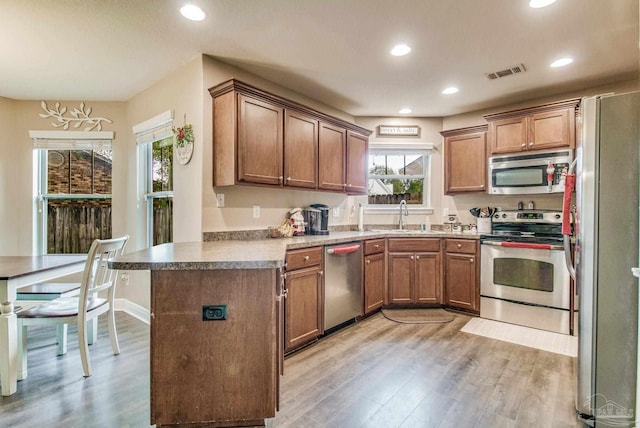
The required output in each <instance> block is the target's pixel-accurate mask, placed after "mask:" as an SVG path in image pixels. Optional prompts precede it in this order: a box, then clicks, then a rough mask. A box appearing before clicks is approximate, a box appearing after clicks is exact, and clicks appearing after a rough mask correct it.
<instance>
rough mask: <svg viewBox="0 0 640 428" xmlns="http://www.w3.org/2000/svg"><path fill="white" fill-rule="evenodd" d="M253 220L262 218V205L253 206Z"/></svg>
mask: <svg viewBox="0 0 640 428" xmlns="http://www.w3.org/2000/svg"><path fill="white" fill-rule="evenodd" d="M253 218H260V205H254V206H253Z"/></svg>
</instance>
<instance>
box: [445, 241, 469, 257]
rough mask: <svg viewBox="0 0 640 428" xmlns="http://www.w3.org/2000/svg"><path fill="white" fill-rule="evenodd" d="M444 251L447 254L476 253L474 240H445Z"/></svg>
mask: <svg viewBox="0 0 640 428" xmlns="http://www.w3.org/2000/svg"><path fill="white" fill-rule="evenodd" d="M444 249H445V251H446V252H447V253H466V254H475V253H476V240H475V239H447V240H445V244H444Z"/></svg>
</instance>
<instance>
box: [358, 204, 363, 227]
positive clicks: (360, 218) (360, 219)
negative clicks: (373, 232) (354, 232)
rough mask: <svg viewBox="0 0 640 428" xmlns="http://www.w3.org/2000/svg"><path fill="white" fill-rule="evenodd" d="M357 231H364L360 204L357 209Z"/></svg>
mask: <svg viewBox="0 0 640 428" xmlns="http://www.w3.org/2000/svg"><path fill="white" fill-rule="evenodd" d="M358 230H364V207H363V206H362V204H360V206H359V207H358Z"/></svg>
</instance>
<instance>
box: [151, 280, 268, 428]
mask: <svg viewBox="0 0 640 428" xmlns="http://www.w3.org/2000/svg"><path fill="white" fill-rule="evenodd" d="M276 271H277V270H276V269H239V270H234V269H226V270H225V269H223V270H209V271H205V270H186V271H169V270H159V271H155V270H154V271H151V313H152V314H153V315H152V316H151V344H150V372H151V382H150V393H151V408H150V416H151V424H152V425H156V426H178V425H184V426H203V424H214V425H216V423H218V424H219V426H223V425H224V426H232V425H239V424H244V425H245V426H246V425H247V424H251V425H255V426H261V425H263V424H264V422H265V421H264V420H265V419H266V418H272V417H274V416H275V412H276V406H277V378H278V363H277V350H276V337H277V306H276V281H277V280H276ZM209 305H220V306H224V307H225V309H226V314H227V316H226V319H219V320H203V314H204V311H205V307H206V306H209ZM221 391H224V393H221Z"/></svg>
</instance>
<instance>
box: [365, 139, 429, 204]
mask: <svg viewBox="0 0 640 428" xmlns="http://www.w3.org/2000/svg"><path fill="white" fill-rule="evenodd" d="M432 149H433V145H432V144H429V143H404V142H394V143H390V142H388V143H378V142H371V143H370V144H369V153H368V166H367V172H368V196H367V204H366V207H365V211H366V212H367V213H368V214H376V213H380V214H390V213H394V212H396V211H397V210H398V205H399V204H400V202H401V201H402V200H404V201H406V203H407V206H408V207H409V211H410V212H412V213H415V214H431V213H433V210H432V209H431V208H430V196H431V191H430V186H431V151H432Z"/></svg>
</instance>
